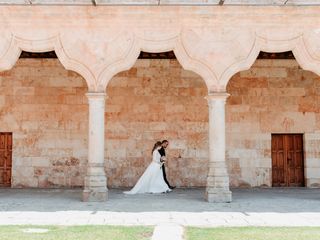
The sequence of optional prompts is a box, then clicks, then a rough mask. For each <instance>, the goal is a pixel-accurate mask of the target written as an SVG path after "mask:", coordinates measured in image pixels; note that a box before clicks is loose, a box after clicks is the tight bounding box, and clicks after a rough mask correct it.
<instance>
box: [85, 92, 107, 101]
mask: <svg viewBox="0 0 320 240" xmlns="http://www.w3.org/2000/svg"><path fill="white" fill-rule="evenodd" d="M86 96H87V98H88V99H104V100H105V99H106V98H107V97H108V96H107V94H106V93H105V92H87V93H86Z"/></svg>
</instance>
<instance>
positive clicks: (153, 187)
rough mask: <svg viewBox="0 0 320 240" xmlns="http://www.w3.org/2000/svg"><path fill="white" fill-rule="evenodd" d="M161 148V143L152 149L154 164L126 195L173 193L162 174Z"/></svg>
mask: <svg viewBox="0 0 320 240" xmlns="http://www.w3.org/2000/svg"><path fill="white" fill-rule="evenodd" d="M160 148H161V142H156V143H155V145H154V147H153V149H152V162H151V163H150V165H149V166H148V168H147V169H146V170H145V172H144V173H143V174H142V176H141V177H140V178H139V180H138V182H137V183H136V185H135V186H134V187H133V188H132V189H131V190H130V191H126V192H124V193H126V194H136V193H163V192H171V189H170V188H169V187H168V185H167V184H166V183H165V181H164V179H163V174H162V169H161V168H162V164H163V160H162V159H161V155H160V153H159V151H158V150H159V149H160Z"/></svg>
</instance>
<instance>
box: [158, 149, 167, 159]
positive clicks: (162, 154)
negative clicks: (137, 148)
mask: <svg viewBox="0 0 320 240" xmlns="http://www.w3.org/2000/svg"><path fill="white" fill-rule="evenodd" d="M158 152H159V153H160V155H161V157H163V156H166V151H165V150H164V148H163V147H161V148H160V149H159V150H158Z"/></svg>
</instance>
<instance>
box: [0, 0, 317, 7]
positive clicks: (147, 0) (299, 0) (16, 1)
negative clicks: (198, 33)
mask: <svg viewBox="0 0 320 240" xmlns="http://www.w3.org/2000/svg"><path fill="white" fill-rule="evenodd" d="M0 4H10V5H149V6H158V5H180V6H183V5H201V6H202V5H203V6H212V5H213V6H214V5H259V6H261V5H262V6H263V5H265V6H308V5H310V6H315V5H320V0H288V1H285V0H258V1H257V0H224V1H220V0H0Z"/></svg>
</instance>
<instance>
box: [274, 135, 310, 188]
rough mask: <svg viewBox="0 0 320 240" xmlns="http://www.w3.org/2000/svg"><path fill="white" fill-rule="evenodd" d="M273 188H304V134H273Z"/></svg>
mask: <svg viewBox="0 0 320 240" xmlns="http://www.w3.org/2000/svg"><path fill="white" fill-rule="evenodd" d="M271 142H272V144H271V145H272V146H271V151H272V186H273V187H302V186H304V167H303V136H302V134H272V140H271Z"/></svg>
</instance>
